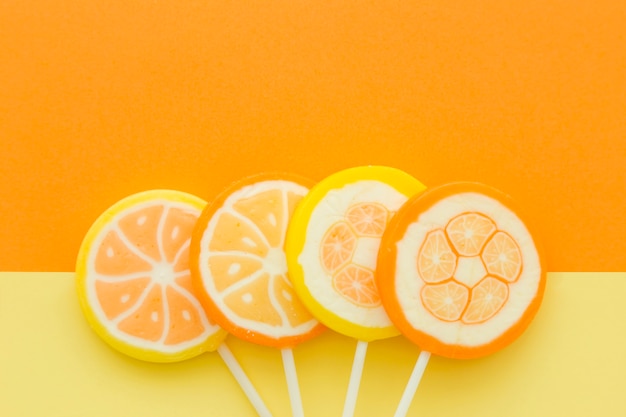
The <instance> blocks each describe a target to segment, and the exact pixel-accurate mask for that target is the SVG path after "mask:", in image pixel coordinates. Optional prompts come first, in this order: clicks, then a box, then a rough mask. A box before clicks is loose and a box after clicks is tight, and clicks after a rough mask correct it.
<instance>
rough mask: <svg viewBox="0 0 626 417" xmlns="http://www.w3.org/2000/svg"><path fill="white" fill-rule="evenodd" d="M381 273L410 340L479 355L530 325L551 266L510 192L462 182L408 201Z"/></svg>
mask: <svg viewBox="0 0 626 417" xmlns="http://www.w3.org/2000/svg"><path fill="white" fill-rule="evenodd" d="M416 259H417V262H415V260H416ZM376 280H377V283H378V287H379V290H380V295H381V299H382V302H383V304H384V305H385V307H386V309H387V312H388V313H389V316H390V318H391V320H392V321H393V323H394V324H395V325H396V326H397V327H398V329H399V330H400V331H401V332H402V333H403V334H404V335H405V336H406V337H407V338H409V339H410V340H412V341H413V342H415V343H416V344H418V345H419V346H420V347H421V348H422V349H424V350H426V351H428V352H432V353H434V354H437V355H441V356H446V357H451V358H474V357H480V356H485V355H488V354H490V353H492V352H495V351H497V350H499V349H501V348H503V347H505V346H507V345H508V344H510V343H511V342H513V341H514V340H515V339H516V338H517V337H518V336H519V335H520V334H521V333H522V332H523V331H524V330H525V329H526V327H527V326H528V324H529V323H530V321H531V320H532V318H533V317H534V316H535V314H536V312H537V310H538V308H539V305H540V303H541V300H542V297H543V292H544V288H545V269H544V266H543V260H542V256H541V251H540V247H539V246H538V245H537V243H536V241H535V240H534V238H533V235H532V234H531V232H530V229H529V227H528V225H527V223H526V222H525V221H523V220H522V218H521V216H520V214H519V211H518V210H517V209H516V208H515V205H514V203H513V202H512V201H511V200H510V198H508V197H507V196H506V195H504V194H502V193H501V192H499V191H497V190H494V189H493V188H490V187H487V186H484V185H481V184H474V183H458V184H449V185H446V186H442V187H439V188H435V189H431V190H429V191H427V192H425V193H423V194H421V195H418V196H416V197H414V198H411V199H410V200H409V201H408V202H407V203H406V204H405V205H404V206H403V207H402V208H400V210H399V211H398V213H397V214H396V216H395V217H394V218H393V219H392V220H391V222H390V224H389V226H388V228H387V230H386V231H385V234H384V235H383V239H382V242H381V249H380V251H379V255H378V268H377V270H376Z"/></svg>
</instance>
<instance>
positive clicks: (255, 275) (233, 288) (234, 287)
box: [221, 268, 266, 298]
mask: <svg viewBox="0 0 626 417" xmlns="http://www.w3.org/2000/svg"><path fill="white" fill-rule="evenodd" d="M265 274H266V272H265V271H263V269H262V268H261V269H258V270H256V271H254V272H252V273H251V274H250V275H246V276H245V277H241V278H239V280H237V282H235V283H234V284H231V285H229V286H228V287H226V288H225V289H224V290H223V291H222V292H221V295H222V298H227V297H228V296H230V295H231V294H232V293H235V292H237V291H239V290H240V289H241V288H243V287H245V286H246V285H248V284H250V283H251V282H254V281H256V280H257V279H259V278H261V276H263V275H265Z"/></svg>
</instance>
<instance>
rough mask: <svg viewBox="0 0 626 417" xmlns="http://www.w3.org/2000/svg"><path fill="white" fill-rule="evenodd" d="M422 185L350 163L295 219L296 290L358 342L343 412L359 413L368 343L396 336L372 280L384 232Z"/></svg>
mask: <svg viewBox="0 0 626 417" xmlns="http://www.w3.org/2000/svg"><path fill="white" fill-rule="evenodd" d="M424 188H425V187H424V186H423V185H422V184H421V183H420V182H419V181H418V180H416V179H415V178H413V177H411V176H410V175H408V174H406V173H405V172H402V171H400V170H397V169H394V168H388V167H382V166H368V167H357V168H351V169H347V170H344V171H341V172H338V173H335V174H333V175H331V176H329V177H328V178H326V179H324V180H322V181H321V182H320V183H318V184H317V185H316V186H315V187H313V189H311V191H310V192H309V194H307V196H306V197H305V198H304V199H303V200H302V201H301V202H300V204H299V205H298V207H297V208H296V211H295V213H294V215H293V218H292V219H291V223H290V226H289V230H288V233H287V245H286V253H287V264H288V266H289V274H290V277H291V280H292V282H293V284H294V288H295V289H296V292H297V293H298V296H299V297H300V299H301V300H302V301H303V302H304V304H305V305H306V307H307V309H308V310H309V311H310V312H312V313H313V315H314V316H315V317H316V318H317V319H318V320H320V321H321V322H322V323H323V324H324V325H326V326H328V327H329V328H331V329H333V330H335V331H336V332H338V333H341V334H343V335H346V336H349V337H354V338H356V339H357V340H358V342H357V349H356V353H355V357H354V362H353V365H352V373H351V376H350V383H349V384H348V393H347V396H346V402H345V404H344V411H343V415H344V416H351V415H353V414H354V407H355V404H356V397H357V393H358V389H359V384H360V380H361V374H362V371H363V363H364V360H365V354H366V351H367V346H368V342H369V341H372V340H376V339H382V338H386V337H391V336H395V335H397V334H398V331H397V330H396V329H395V328H394V327H393V324H392V323H391V321H390V320H389V318H388V317H387V314H386V313H385V310H384V307H383V305H382V303H381V300H380V297H379V294H378V289H377V288H376V282H375V280H374V270H375V269H376V256H377V254H378V247H379V244H380V238H381V236H382V235H383V231H384V230H385V227H386V226H387V222H388V221H389V219H390V218H391V216H392V215H393V213H394V212H395V211H396V210H398V209H399V208H400V206H402V204H404V203H405V202H406V200H407V199H408V198H409V197H410V196H412V195H414V194H416V193H418V192H420V191H422V190H423V189H424Z"/></svg>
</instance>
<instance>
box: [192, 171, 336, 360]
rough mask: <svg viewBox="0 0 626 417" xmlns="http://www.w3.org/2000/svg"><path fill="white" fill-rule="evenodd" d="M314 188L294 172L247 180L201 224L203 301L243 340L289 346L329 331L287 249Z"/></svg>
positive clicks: (197, 273) (197, 258) (195, 272)
mask: <svg viewBox="0 0 626 417" xmlns="http://www.w3.org/2000/svg"><path fill="white" fill-rule="evenodd" d="M308 185H309V181H308V180H306V179H303V178H300V177H297V176H294V175H288V174H261V175H257V176H253V177H249V178H246V179H243V180H241V181H239V182H237V183H235V184H233V185H232V186H230V187H229V188H228V189H227V190H226V191H224V192H223V193H222V194H221V195H220V196H219V197H218V198H217V199H216V200H215V201H213V202H212V203H211V204H209V205H208V206H207V207H206V208H205V209H204V211H203V212H202V215H201V216H200V219H199V220H198V223H197V224H196V227H195V229H194V232H193V237H192V242H191V258H190V259H191V270H192V276H193V281H194V285H195V286H196V288H197V289H198V293H199V296H200V301H201V302H202V304H203V306H204V307H205V309H206V311H207V313H208V314H209V315H210V316H211V317H212V318H214V320H216V322H217V323H218V324H219V325H220V326H222V327H223V328H224V329H226V330H227V331H228V332H229V333H232V334H233V335H235V336H237V337H239V338H242V339H244V340H248V341H250V342H253V343H257V344H261V345H266V346H274V347H278V348H287V347H292V346H294V345H296V344H297V343H300V342H303V341H305V340H307V339H310V338H312V337H314V336H316V335H317V334H319V333H320V332H321V331H323V330H324V327H323V326H322V325H321V324H320V323H319V322H318V321H317V320H315V318H314V317H313V316H312V315H311V314H310V313H309V312H308V311H307V310H306V309H305V308H304V306H303V305H302V303H301V302H300V300H299V299H298V297H297V295H296V293H295V292H294V290H293V288H292V285H291V283H290V281H289V278H288V276H287V264H286V261H285V252H284V241H285V234H286V232H287V224H288V222H289V219H290V218H291V215H292V213H293V211H294V209H295V207H296V204H298V202H299V201H300V200H301V199H302V197H303V196H304V195H306V193H307V192H308Z"/></svg>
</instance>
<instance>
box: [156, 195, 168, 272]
mask: <svg viewBox="0 0 626 417" xmlns="http://www.w3.org/2000/svg"><path fill="white" fill-rule="evenodd" d="M169 211H170V208H169V207H168V206H165V207H164V208H163V213H161V218H160V219H159V224H158V225H157V248H158V249H159V257H160V258H161V262H167V258H166V257H165V250H164V249H163V240H165V236H163V228H164V227H165V219H166V218H167V214H168V213H169Z"/></svg>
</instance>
